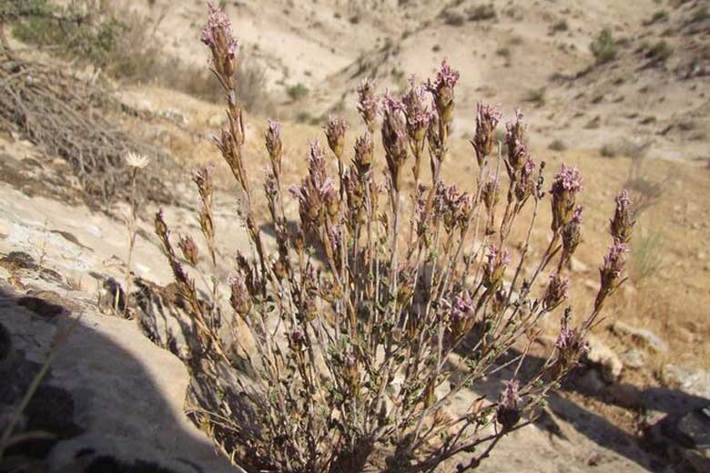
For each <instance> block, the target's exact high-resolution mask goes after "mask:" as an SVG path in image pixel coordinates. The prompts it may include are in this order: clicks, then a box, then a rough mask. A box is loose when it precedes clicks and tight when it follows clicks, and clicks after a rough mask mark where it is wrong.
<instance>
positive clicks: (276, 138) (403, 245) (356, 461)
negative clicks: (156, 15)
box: [155, 6, 633, 473]
mask: <svg viewBox="0 0 710 473" xmlns="http://www.w3.org/2000/svg"><path fill="white" fill-rule="evenodd" d="M202 40H203V42H204V43H205V44H206V45H207V46H208V47H209V48H210V51H211V54H212V67H213V71H214V73H215V75H216V76H217V77H218V78H219V80H220V83H221V84H222V86H223V87H224V89H225V93H226V96H227V97H229V98H230V99H229V100H228V101H227V104H226V112H227V116H228V118H229V123H228V125H227V126H226V127H225V128H224V129H223V130H222V131H221V133H220V134H219V137H218V138H217V140H216V143H217V146H218V148H219V150H220V152H221V154H222V157H223V158H224V160H225V161H226V163H227V164H228V165H229V167H230V169H231V171H232V173H233V175H234V178H235V180H236V182H237V184H238V187H239V189H240V192H241V194H242V202H243V204H244V205H243V207H242V209H241V211H240V212H241V217H242V218H243V220H244V223H245V227H246V230H247V233H248V235H249V237H250V240H251V243H252V247H253V249H254V255H255V257H254V258H253V259H249V258H247V257H246V256H244V255H242V254H241V253H238V255H237V258H236V265H235V269H234V275H233V276H232V278H231V279H230V280H229V282H228V285H229V288H230V290H231V296H230V305H231V311H232V312H233V313H232V314H228V313H226V312H223V311H221V310H220V307H219V300H218V299H217V297H216V296H217V294H219V291H218V290H217V289H216V288H213V290H212V297H205V296H202V295H201V294H200V293H199V292H198V289H197V288H196V284H195V278H196V277H198V278H199V277H200V276H206V274H209V273H210V272H212V277H203V278H201V279H204V280H206V281H212V283H213V284H215V285H217V284H219V281H218V280H217V278H216V277H215V275H214V273H213V268H212V266H214V264H212V263H213V262H214V259H215V251H214V248H215V241H216V238H217V229H216V228H215V225H214V219H213V212H214V210H213V197H212V196H213V188H212V181H211V175H210V173H209V172H208V171H207V170H200V171H198V172H197V173H196V174H195V183H196V185H197V187H198V190H199V194H200V200H201V206H200V211H199V222H200V226H201V230H202V236H203V237H204V238H205V241H206V242H207V247H208V253H209V258H208V263H209V264H208V268H203V267H202V265H201V264H200V259H199V257H198V255H197V249H196V248H197V246H196V245H195V244H194V241H193V240H192V237H190V236H187V235H184V236H182V237H181V238H180V241H179V243H177V244H176V243H175V242H174V240H173V239H172V238H171V235H170V231H169V228H168V225H167V223H166V222H165V220H164V218H163V214H162V213H158V214H157V215H156V219H155V230H156V233H157V235H158V236H159V238H160V241H161V242H162V247H163V251H164V253H165V255H166V257H167V260H168V262H169V264H170V267H171V269H172V271H173V274H174V277H175V285H176V287H177V291H178V294H179V296H180V300H181V301H182V303H183V305H184V307H185V310H186V311H187V313H188V314H189V316H190V320H191V325H189V326H187V327H186V328H185V329H186V331H187V333H188V334H189V335H190V337H191V340H192V341H193V343H191V344H190V346H191V347H193V348H192V353H191V355H190V360H191V366H192V368H193V370H194V375H195V377H196V378H197V380H198V381H197V384H198V386H199V388H198V391H197V392H195V393H194V396H195V398H196V400H197V403H198V408H196V415H197V417H198V419H199V421H200V422H201V423H203V424H204V425H207V426H208V429H209V430H210V431H211V432H213V433H214V436H215V438H216V440H217V442H218V443H219V444H220V446H221V447H222V448H223V449H224V450H225V451H226V452H227V453H229V455H230V457H232V458H234V459H235V460H236V461H237V462H238V463H240V464H241V465H242V466H243V467H245V468H246V469H248V470H249V471H263V470H266V471H282V472H314V473H315V472H328V471H329V472H358V471H372V470H376V471H386V472H424V471H427V472H431V471H435V470H437V468H439V467H440V465H441V464H442V463H444V462H446V461H448V460H449V459H453V458H456V461H457V462H459V464H458V466H457V471H466V470H471V469H474V468H476V467H478V466H479V464H480V463H481V461H482V460H484V459H485V458H486V457H487V456H488V455H489V453H490V451H491V450H492V449H493V448H494V447H495V445H496V444H497V443H498V441H499V440H500V439H501V438H502V437H503V436H505V435H507V434H508V433H510V432H512V431H514V430H517V429H519V428H522V427H523V426H525V425H528V424H529V423H530V422H531V421H532V420H533V419H534V418H535V417H536V415H537V414H538V412H539V409H540V407H541V405H542V403H543V402H544V399H545V396H546V394H547V393H548V392H549V391H550V390H552V389H554V388H555V387H556V386H558V383H559V381H560V379H561V378H562V377H563V376H564V375H565V373H566V372H567V371H568V370H569V369H570V368H571V367H572V366H574V365H575V364H576V362H577V360H578V358H579V356H580V355H581V354H582V353H583V352H584V351H585V346H586V345H585V337H586V335H587V333H588V332H589V330H590V329H591V328H592V327H593V326H594V325H595V323H596V321H597V320H598V317H599V314H600V312H601V310H602V308H603V306H604V303H605V301H606V299H607V297H608V296H609V295H610V294H611V293H612V292H614V291H615V290H616V289H617V288H618V286H619V285H620V284H621V283H622V282H623V280H624V278H623V270H624V264H625V253H626V251H627V244H628V241H629V239H630V236H631V228H632V226H633V219H632V218H631V215H630V205H631V204H630V201H629V198H628V194H627V193H626V192H624V193H622V194H620V195H619V196H618V197H617V200H616V211H615V214H614V217H613V219H612V222H611V225H610V232H611V234H612V237H613V240H612V245H611V247H610V249H609V252H608V254H607V256H606V257H605V259H604V263H603V264H602V266H601V267H600V289H599V292H598V294H597V297H596V299H595V301H594V304H593V307H591V308H590V309H589V311H588V312H587V314H586V315H585V316H584V317H582V318H581V320H580V321H579V322H578V323H577V324H573V321H572V319H571V309H570V308H569V307H568V308H566V309H565V311H564V316H563V317H561V330H560V333H559V336H558V339H557V343H556V345H555V347H554V348H552V349H551V350H550V351H549V353H548V354H547V356H546V357H545V358H544V359H543V361H542V362H541V363H540V364H539V366H538V367H537V368H535V372H534V373H532V374H529V375H523V374H522V372H521V366H522V364H523V361H524V360H525V359H526V357H527V354H528V351H529V349H530V347H531V345H532V343H533V341H534V339H535V334H536V333H538V331H539V329H540V328H539V322H540V320H541V319H542V317H544V316H545V315H546V314H549V313H551V312H553V311H554V310H555V309H556V308H558V307H560V306H562V305H563V304H564V303H565V301H566V299H567V287H568V284H569V281H568V275H566V274H565V273H566V271H567V269H566V267H567V265H566V263H567V262H568V261H569V260H570V258H571V257H572V254H573V253H574V252H575V250H576V247H577V245H578V244H579V242H580V240H581V234H580V232H581V218H582V208H581V206H579V205H577V203H576V199H577V195H578V193H579V192H580V190H581V176H580V174H579V171H577V170H576V169H575V168H571V167H566V166H564V165H563V166H562V167H561V169H560V171H559V172H558V173H557V175H556V176H555V178H554V180H553V183H552V186H551V189H550V192H549V195H548V193H546V192H545V190H544V178H543V172H542V171H543V167H544V163H539V164H538V163H536V162H535V161H534V160H533V159H532V157H531V155H530V152H529V150H528V147H527V138H526V126H525V124H524V122H523V119H522V115H521V114H519V113H518V114H516V116H515V118H514V119H513V120H512V121H511V122H510V123H508V125H507V127H506V133H505V136H504V139H505V141H506V145H507V153H506V155H505V156H503V155H502V154H501V153H500V151H499V152H498V154H497V155H496V153H495V140H494V137H495V134H496V129H497V126H498V122H499V120H500V118H501V116H500V114H499V112H498V111H497V110H496V109H495V108H493V107H491V106H488V105H483V104H479V106H478V108H477V120H476V131H475V134H474V137H473V139H472V140H471V144H472V146H473V148H474V152H475V156H476V162H477V164H478V173H477V176H475V178H474V184H475V188H474V189H473V190H471V191H469V192H464V191H461V190H459V189H457V188H456V186H453V185H448V184H446V183H444V182H443V180H442V172H441V170H442V166H443V165H444V164H445V162H446V159H447V149H448V146H449V136H450V127H451V123H452V121H453V114H454V105H455V92H454V90H455V86H456V83H457V82H458V79H459V74H458V72H456V71H455V70H453V69H452V68H451V67H450V66H449V65H448V64H446V63H445V62H444V63H442V66H441V68H440V70H439V71H438V73H437V75H436V77H435V78H434V79H433V80H430V81H428V82H427V83H425V84H418V83H416V82H414V81H413V82H412V83H411V84H410V88H409V90H408V91H407V92H406V94H404V96H403V97H401V98H395V97H393V96H392V95H390V94H386V95H385V96H384V97H383V98H379V97H377V96H376V95H375V92H374V86H373V84H372V83H371V82H368V81H366V82H364V83H363V84H362V86H361V87H360V88H359V89H358V112H359V113H360V115H361V117H362V120H363V122H364V129H363V131H362V134H360V136H359V137H358V138H357V139H356V140H355V145H354V152H353V153H348V152H347V150H346V149H345V143H346V140H345V135H346V132H347V129H348V125H347V123H346V122H345V121H343V120H342V119H339V118H337V117H331V118H330V119H329V120H328V123H327V124H326V126H325V128H324V131H325V137H326V140H327V143H328V148H329V150H330V151H329V152H326V150H325V149H324V148H323V147H321V145H320V144H319V143H318V142H317V141H314V142H313V143H311V145H310V149H309V151H308V173H307V175H306V176H304V178H303V180H302V181H301V183H300V184H299V185H297V186H294V187H292V188H291V189H290V193H291V195H292V196H293V197H294V198H295V199H296V200H297V202H298V211H299V215H300V220H299V221H298V222H294V223H293V224H291V222H289V221H288V220H287V215H286V213H285V211H284V208H285V206H284V199H285V197H286V196H285V194H284V190H283V175H282V165H281V164H282V162H281V161H282V158H283V155H284V152H283V150H284V145H283V144H282V141H281V126H280V125H279V124H278V123H275V122H269V124H268V127H267V129H266V132H265V148H266V151H267V153H268V155H269V158H270V169H269V173H268V175H267V177H266V180H265V182H264V191H265V196H266V199H267V202H268V210H269V212H268V213H269V217H268V219H269V222H270V226H271V227H273V228H274V229H275V240H276V243H275V246H276V249H275V250H274V251H271V250H269V249H268V248H267V245H266V244H265V242H264V239H263V235H262V231H261V230H260V228H261V226H260V225H259V223H258V221H257V219H258V215H256V212H255V210H254V205H253V201H254V196H255V194H254V189H253V187H252V182H251V181H250V180H249V178H248V176H247V168H246V160H245V159H244V156H243V154H242V149H243V146H244V142H245V135H244V123H243V114H242V111H241V107H240V104H239V103H238V102H237V101H236V100H234V99H233V97H234V96H235V95H234V94H233V91H234V89H235V87H236V82H235V77H234V72H235V70H236V67H237V62H238V53H237V47H236V46H237V43H236V40H235V39H234V38H233V36H232V32H231V27H230V23H229V20H228V19H227V17H226V15H225V14H224V13H223V12H222V11H220V10H219V9H217V8H215V7H213V6H211V7H210V16H209V21H208V24H207V26H206V27H205V29H204V31H203V36H202ZM380 117H381V119H382V121H381V125H380V124H379V123H378V120H379V118H380ZM378 128H380V130H381V136H382V144H383V151H384V158H385V159H384V162H385V164H386V168H385V171H384V173H382V174H381V173H380V171H379V169H380V167H379V164H378V163H377V160H376V153H375V148H374V144H373V143H374V139H373V138H374V136H373V135H374V133H375V131H376V130H377V129H378ZM348 157H352V159H351V160H350V161H349V160H348V159H347V158H348ZM426 158H428V160H429V168H430V171H431V172H430V177H431V182H430V183H429V184H426V183H425V182H426V181H427V179H426V176H425V174H424V172H423V166H422V164H424V163H423V162H422V160H423V159H426ZM408 162H412V168H411V171H412V179H413V181H414V182H413V184H414V185H413V186H410V185H405V179H407V177H405V175H406V174H408V172H407V171H408V169H407V168H408V166H407V163H408ZM333 169H336V171H335V172H333ZM548 197H549V200H550V208H551V213H552V226H551V230H550V231H551V238H550V243H549V245H548V247H547V248H546V249H544V251H543V252H542V255H541V256H540V258H539V259H538V258H535V259H533V258H532V257H531V255H530V253H529V241H530V236H531V234H532V232H533V230H534V229H535V228H536V225H537V216H538V213H539V212H540V211H541V210H542V207H541V204H544V200H546V199H547V198H548ZM408 200H409V201H411V203H412V205H410V206H407V205H403V204H406V202H407V201H408ZM517 227H520V229H521V230H522V232H523V233H524V234H525V235H527V236H526V237H525V238H524V240H523V242H522V244H521V246H520V252H519V254H517V255H516V256H515V257H514V256H513V254H512V253H511V251H510V248H511V247H512V245H513V244H514V243H513V242H512V241H511V240H512V238H511V232H512V231H513V229H514V228H517ZM178 249H179V251H178ZM319 257H320V260H319V259H318V258H319ZM239 327H241V328H242V329H243V330H244V331H242V332H238V330H237V329H238V328H239ZM230 332H231V333H232V335H233V336H232V340H234V342H233V343H229V342H227V341H226V339H225V336H224V334H225V333H230ZM245 332H246V333H245ZM247 333H248V336H247ZM238 334H239V336H238ZM249 338H251V340H253V341H254V345H253V347H249V346H248V345H249V344H248V343H247V341H248V339H249ZM464 341H466V347H467V348H466V354H467V359H466V366H465V367H464V368H457V369H456V370H455V369H454V368H453V367H451V366H450V365H449V363H448V362H447V361H448V360H449V358H450V356H451V355H452V354H453V353H454V352H455V351H456V350H459V349H461V348H462V347H463V346H464ZM513 347H515V348H516V349H517V350H518V351H517V352H511V350H512V348H513ZM506 354H507V355H509V358H506V359H505V361H504V355H506ZM506 368H509V369H510V372H511V375H510V376H511V377H510V379H509V380H508V381H507V382H506V383H505V384H504V386H503V389H502V390H501V392H500V395H499V396H498V397H497V398H494V399H486V397H485V396H480V397H476V396H474V397H473V400H472V402H471V404H470V405H469V406H468V407H467V408H466V409H464V410H463V411H458V412H451V411H448V410H447V405H448V403H449V401H450V400H451V399H452V398H453V396H455V395H456V394H458V393H461V392H462V391H463V390H466V389H468V388H472V387H475V386H477V385H478V384H479V383H480V382H481V381H482V380H483V379H484V378H485V377H487V376H491V375H493V374H495V373H499V372H501V371H502V370H505V369H506ZM477 447H478V448H477Z"/></svg>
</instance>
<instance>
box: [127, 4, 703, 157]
mask: <svg viewBox="0 0 710 473" xmlns="http://www.w3.org/2000/svg"><path fill="white" fill-rule="evenodd" d="M150 3H152V4H153V6H152V7H148V6H147V3H146V4H144V3H142V2H130V5H131V6H130V8H135V9H139V10H140V11H141V12H142V13H143V14H148V15H152V16H153V17H154V18H156V19H157V18H160V19H161V22H160V24H159V26H158V28H157V32H158V33H157V34H158V38H159V39H160V41H162V42H163V43H164V44H166V50H167V51H168V53H169V54H174V55H176V56H177V57H179V58H180V60H183V61H188V62H193V63H195V64H203V63H204V51H203V50H202V48H201V45H200V44H199V42H198V41H197V40H196V39H197V37H198V32H199V28H200V26H201V24H202V18H203V16H204V5H203V4H202V2H194V1H191V0H182V1H168V0H156V1H155V2H150ZM226 6H227V11H228V12H229V14H230V16H231V17H232V18H233V19H234V23H235V30H236V33H237V36H238V37H239V39H240V40H241V42H242V45H243V53H244V55H246V56H248V57H249V58H250V60H255V61H257V62H258V63H260V64H262V65H263V66H264V67H265V68H266V71H267V79H268V87H269V88H270V90H271V93H272V95H273V96H274V97H276V98H277V100H279V101H281V102H283V104H281V105H282V106H280V107H279V110H280V111H281V114H286V115H287V116H292V117H294V116H297V115H299V114H300V115H301V116H302V117H308V116H311V117H319V116H321V114H323V113H326V112H328V111H333V110H335V111H340V110H341V109H342V106H343V105H344V104H345V105H349V104H350V103H351V102H352V100H351V98H352V92H353V90H354V88H355V87H356V85H357V84H358V83H359V81H360V80H362V79H363V78H365V77H375V78H376V79H377V80H378V82H379V83H380V85H381V87H382V88H385V87H388V88H391V89H393V90H399V89H401V88H402V87H404V86H405V85H406V81H407V79H408V77H409V75H410V74H414V75H416V76H417V77H418V78H420V79H424V78H426V77H428V76H430V75H431V73H432V71H433V70H434V68H435V67H436V66H437V65H438V63H439V62H440V61H441V60H442V58H447V59H448V60H449V62H450V63H451V64H453V65H454V66H455V67H456V68H457V69H459V70H460V71H461V73H462V77H463V78H464V80H463V81H462V83H461V85H460V89H459V97H460V105H461V108H460V109H461V110H473V106H474V104H475V102H476V101H478V100H485V101H489V102H493V103H501V104H504V105H505V106H506V108H512V107H513V106H514V104H515V105H521V106H525V108H526V109H527V110H528V112H529V113H528V114H529V116H530V118H531V119H533V120H534V122H535V124H536V126H537V128H538V129H540V130H541V131H544V134H542V135H541V136H544V138H542V137H541V138H538V139H539V141H540V144H545V145H546V144H547V143H549V142H551V141H552V140H553V139H555V138H561V139H563V140H565V141H567V142H569V143H570V144H573V146H574V147H580V148H586V149H598V148H600V147H602V146H604V145H609V144H617V143H618V142H619V141H622V140H627V141H630V142H635V143H637V144H640V143H649V144H652V147H651V149H650V151H649V152H650V154H651V155H652V156H656V157H664V158H690V159H695V158H708V156H707V144H708V140H709V139H710V138H709V137H708V134H707V131H706V130H707V129H708V128H709V127H710V122H709V121H708V115H709V112H710V110H709V108H710V106H709V105H708V101H709V100H710V86H709V85H708V84H710V81H708V80H707V75H708V74H710V53H709V52H708V51H710V14H708V13H707V5H706V2H704V1H703V0H685V1H683V0H635V1H633V2H617V1H614V0H601V1H597V0H582V1H571V0H546V1H543V0H536V1H523V0H504V1H501V0H494V1H490V2H483V1H480V0H454V1H442V0H438V1H423V0H408V1H402V0H381V1H378V0H359V1H344V0H315V1H311V0H308V1H306V0H303V1H297V0H274V1H267V2H265V1H260V0H240V1H235V2H226ZM127 8H128V7H127ZM602 28H609V29H610V30H611V32H612V35H613V37H614V40H615V42H616V46H615V50H616V59H615V60H613V61H611V62H610V63H608V64H604V65H600V66H597V67H594V66H593V64H594V58H593V56H592V54H591V52H590V48H589V45H590V43H591V42H592V40H593V39H594V38H595V37H596V36H597V35H598V34H599V32H600V31H601V30H602ZM296 84H303V85H305V86H306V87H307V88H308V89H309V90H310V91H311V93H310V95H309V97H308V98H307V99H306V100H303V101H299V102H298V103H292V102H291V101H290V100H289V99H288V97H287V94H286V90H287V88H288V87H289V86H293V85H296ZM543 102H544V103H545V107H544V108H542V107H539V105H541V104H542V103H543ZM346 109H349V107H346ZM304 111H307V112H308V113H307V114H304V113H303V112H304ZM465 116H466V117H467V118H466V119H465V120H466V121H463V122H462V123H460V124H459V127H458V128H459V130H460V132H461V133H464V132H465V131H467V130H468V129H470V126H468V125H469V122H470V120H471V118H470V117H471V116H472V113H467V114H466V115H465ZM461 120H464V118H463V116H462V118H461Z"/></svg>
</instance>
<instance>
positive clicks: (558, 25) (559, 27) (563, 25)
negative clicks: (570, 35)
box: [550, 19, 569, 34]
mask: <svg viewBox="0 0 710 473" xmlns="http://www.w3.org/2000/svg"><path fill="white" fill-rule="evenodd" d="M567 30H569V25H568V24H567V20H565V19H562V20H559V21H557V22H555V23H554V24H553V25H552V26H551V27H550V31H551V32H552V33H553V34H554V33H560V32H562V31H567Z"/></svg>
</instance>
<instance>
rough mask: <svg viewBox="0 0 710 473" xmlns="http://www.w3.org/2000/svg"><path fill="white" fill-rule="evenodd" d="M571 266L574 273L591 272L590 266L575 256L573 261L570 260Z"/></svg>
mask: <svg viewBox="0 0 710 473" xmlns="http://www.w3.org/2000/svg"><path fill="white" fill-rule="evenodd" d="M569 265H570V269H571V270H572V272H573V273H586V272H587V271H589V266H587V265H586V264H584V263H583V262H581V261H580V260H578V259H577V258H575V257H574V256H573V257H572V259H570V262H569Z"/></svg>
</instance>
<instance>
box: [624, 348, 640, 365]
mask: <svg viewBox="0 0 710 473" xmlns="http://www.w3.org/2000/svg"><path fill="white" fill-rule="evenodd" d="M620 358H621V362H622V363H624V366H626V367H627V368H642V367H643V366H644V365H645V364H646V355H645V354H644V352H642V351H641V350H639V349H637V348H631V349H629V350H627V351H625V352H624V353H622V354H621V357H620Z"/></svg>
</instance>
